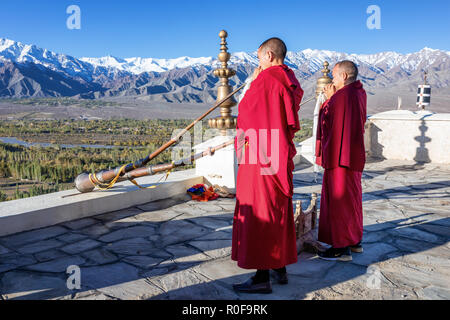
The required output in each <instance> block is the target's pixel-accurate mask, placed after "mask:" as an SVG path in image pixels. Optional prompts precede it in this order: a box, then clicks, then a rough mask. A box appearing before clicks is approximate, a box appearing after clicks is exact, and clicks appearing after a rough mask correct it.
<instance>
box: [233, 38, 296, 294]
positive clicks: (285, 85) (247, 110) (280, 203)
mask: <svg viewBox="0 0 450 320" xmlns="http://www.w3.org/2000/svg"><path fill="white" fill-rule="evenodd" d="M286 52H287V49H286V45H285V44H284V42H283V41H282V40H280V39H278V38H271V39H269V40H267V41H265V42H264V43H263V44H262V45H261V46H260V47H259V49H258V58H259V67H258V69H256V71H255V73H254V75H253V79H254V80H253V81H252V83H251V85H250V88H249V89H248V90H247V92H246V93H245V96H244V98H243V99H242V100H241V102H240V104H239V116H238V119H237V135H236V139H235V150H236V154H237V157H238V164H239V169H238V175H237V182H236V207H235V212H234V219H233V239H232V254H231V258H232V259H233V260H235V261H237V263H238V266H239V267H241V268H244V269H257V272H256V275H255V276H254V277H252V278H251V279H249V280H248V281H247V282H244V283H241V284H236V285H234V286H233V287H234V289H235V290H237V291H240V292H247V293H270V292H272V287H271V282H270V270H271V269H272V270H274V271H272V275H273V276H274V277H275V279H276V280H277V281H278V282H279V283H281V284H286V283H287V281H288V280H287V275H286V268H285V266H286V265H288V264H292V263H295V262H297V247H296V236H295V224H294V212H293V206H292V196H293V182H292V171H293V169H294V163H293V157H294V156H295V154H296V149H295V145H294V142H293V138H294V135H295V132H297V131H298V130H300V124H299V118H298V111H299V109H300V102H301V99H302V97H303V90H302V88H301V87H300V84H299V82H298V80H297V78H296V77H295V75H294V72H293V71H292V70H291V69H289V67H287V66H286V65H285V64H284V59H285V56H286Z"/></svg>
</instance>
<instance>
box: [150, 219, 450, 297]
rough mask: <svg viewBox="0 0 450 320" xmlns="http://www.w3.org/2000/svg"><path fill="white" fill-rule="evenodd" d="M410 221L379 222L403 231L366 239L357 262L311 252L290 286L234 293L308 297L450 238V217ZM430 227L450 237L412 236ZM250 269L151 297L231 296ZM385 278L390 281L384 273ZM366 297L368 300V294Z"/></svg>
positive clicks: (292, 267) (298, 266) (294, 270)
mask: <svg viewBox="0 0 450 320" xmlns="http://www.w3.org/2000/svg"><path fill="white" fill-rule="evenodd" d="M420 216H423V215H419V216H416V217H413V218H419V217H420ZM408 220H409V219H399V220H395V221H389V222H385V223H379V224H376V227H377V229H380V230H381V229H385V228H388V229H389V230H392V232H393V233H394V234H395V232H396V230H398V232H399V234H398V235H397V236H393V238H392V240H390V241H385V242H381V243H371V242H369V243H367V242H366V241H365V240H364V239H363V245H364V249H365V252H364V253H362V254H355V253H353V261H352V262H350V263H349V262H330V261H323V260H320V259H318V258H317V256H314V255H309V256H307V257H306V258H305V259H302V258H301V257H302V255H300V256H299V257H300V258H299V261H298V262H297V263H296V264H292V265H290V266H288V267H287V269H288V274H289V275H290V283H289V284H288V285H283V286H281V285H278V284H276V283H274V281H273V280H272V286H273V293H272V294H267V295H266V294H264V295H261V294H244V293H234V294H236V295H237V297H238V299H304V298H306V296H307V294H308V293H311V292H314V291H317V290H321V289H326V288H329V287H332V286H336V285H339V284H341V283H344V282H346V281H349V280H352V279H355V278H358V277H362V276H365V275H368V274H369V275H370V272H371V270H373V269H369V267H370V265H371V264H374V263H380V262H385V261H388V260H390V259H396V258H400V257H405V256H408V255H410V254H416V253H420V252H423V251H427V250H430V249H433V248H436V247H438V246H442V245H444V244H446V243H447V242H448V241H449V240H450V235H448V230H449V229H450V228H448V227H444V225H447V226H448V225H449V223H450V218H443V219H439V220H435V221H433V222H427V223H423V224H420V222H414V223H405V222H406V221H408ZM369 227H370V226H369ZM427 227H433V228H436V227H442V228H446V230H447V231H444V232H443V234H447V236H445V235H441V236H437V237H436V238H435V239H434V240H432V242H430V241H415V240H413V239H412V238H411V237H414V235H417V234H418V233H420V232H422V231H423V230H424V229H426V228H427ZM372 233H373V232H372ZM408 241H411V243H413V244H414V245H411V246H408V244H407V242H408ZM326 264H329V267H328V268H327V269H326V270H327V272H325V273H323V272H322V273H321V272H320V270H322V269H323V266H324V265H326ZM370 268H372V267H370ZM247 271H248V273H245V274H241V275H236V276H232V277H225V278H221V279H217V280H213V281H211V282H208V283H200V284H195V285H191V286H187V287H183V288H179V289H176V290H172V291H170V292H166V293H163V294H160V295H156V296H153V297H152V298H151V299H183V300H184V299H186V300H190V299H229V298H228V297H229V296H230V295H229V294H227V293H226V292H232V291H233V290H232V284H233V283H239V282H243V281H246V280H247V279H248V278H249V277H250V275H253V273H254V271H255V270H247ZM316 272H317V274H316ZM382 277H383V279H384V280H385V281H386V278H384V275H383V276H382ZM389 281H390V280H389ZM425 281H426V280H425ZM360 284H361V283H360ZM217 288H222V289H223V290H224V292H225V293H224V298H221V297H220V296H217V295H213V296H212V297H210V298H208V292H214V291H217ZM359 289H360V288H357V290H359ZM362 298H363V299H364V297H362ZM367 298H368V297H366V299H367Z"/></svg>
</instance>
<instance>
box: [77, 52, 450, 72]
mask: <svg viewBox="0 0 450 320" xmlns="http://www.w3.org/2000/svg"><path fill="white" fill-rule="evenodd" d="M449 58H450V52H446V51H442V50H435V49H430V48H424V49H422V50H421V51H419V52H416V53H410V54H400V53H396V52H382V53H376V54H346V53H340V52H335V51H328V50H312V49H306V50H303V51H300V52H288V54H287V57H286V60H285V63H286V64H287V65H288V66H290V67H291V68H292V69H298V70H299V69H301V68H302V66H304V65H305V64H306V65H307V66H308V71H309V72H310V73H316V72H317V71H320V70H321V69H322V68H323V62H324V61H326V60H327V61H329V62H332V61H339V60H352V61H354V62H356V63H357V64H358V65H361V64H365V65H367V66H369V67H370V68H371V69H372V70H374V71H376V72H377V73H384V72H386V71H389V70H391V69H393V68H395V67H397V66H398V67H400V68H401V69H403V70H404V71H407V72H413V71H415V70H417V68H419V67H420V66H421V65H422V64H423V63H425V64H428V65H432V64H434V63H435V62H436V61H438V60H440V59H442V61H443V62H445V61H446V60H447V59H449ZM80 60H82V61H85V62H88V63H91V64H92V65H95V66H102V67H106V68H117V69H119V70H122V71H127V72H130V73H133V74H140V73H142V72H165V71H169V70H172V69H182V68H187V67H192V66H198V65H204V66H211V65H216V64H218V61H217V59H216V58H213V57H201V58H190V57H180V58H176V59H154V58H127V59H121V58H116V57H111V56H107V57H102V58H81V59H80ZM230 64H234V65H239V64H249V65H252V66H257V65H258V57H257V55H256V52H252V53H246V52H236V53H233V54H232V55H231V60H230Z"/></svg>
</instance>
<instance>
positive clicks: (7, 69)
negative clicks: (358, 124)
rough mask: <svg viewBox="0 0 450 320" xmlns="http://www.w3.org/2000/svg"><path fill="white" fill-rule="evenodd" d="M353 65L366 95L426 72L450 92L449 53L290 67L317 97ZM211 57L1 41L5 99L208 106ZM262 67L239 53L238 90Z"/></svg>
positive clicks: (301, 61)
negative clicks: (323, 81) (336, 68)
mask: <svg viewBox="0 0 450 320" xmlns="http://www.w3.org/2000/svg"><path fill="white" fill-rule="evenodd" d="M344 59H349V60H352V61H354V62H355V63H356V64H357V65H358V67H359V71H360V79H361V81H362V82H364V85H365V88H366V90H367V91H368V93H369V95H372V96H374V95H382V94H384V93H389V94H390V95H393V94H395V92H396V91H399V92H410V93H411V96H412V98H414V95H415V92H416V90H417V85H418V84H421V83H423V71H424V70H427V71H428V82H429V83H430V84H431V85H432V87H433V92H435V93H436V94H444V95H446V96H447V94H448V93H449V90H448V88H449V86H450V52H449V51H443V50H437V49H430V48H424V49H422V50H420V51H419V52H415V53H410V54H400V53H396V52H381V53H376V54H347V53H340V52H334V51H327V50H312V49H306V50H303V51H300V52H288V54H287V57H286V60H285V63H286V64H287V65H288V66H289V67H290V68H291V69H293V70H294V72H295V74H296V75H297V77H298V79H299V80H300V83H301V84H302V87H303V88H304V90H305V91H306V92H307V93H312V92H313V90H314V87H315V84H316V80H317V78H319V77H320V76H322V73H321V72H320V70H321V69H322V68H323V62H324V61H325V60H327V61H328V62H329V63H330V66H332V65H333V64H334V63H336V62H337V61H340V60H344ZM219 65H220V63H219V61H218V60H217V59H216V58H214V57H199V58H191V57H180V58H176V59H155V58H141V57H134V58H125V59H123V58H118V57H113V56H106V57H101V58H88V57H82V58H75V57H72V56H70V55H66V54H60V53H55V52H52V51H49V50H47V49H43V48H39V47H37V46H35V45H27V44H23V43H20V42H17V41H13V40H9V39H4V38H0V97H1V98H25V97H61V96H64V97H79V98H90V99H94V98H103V97H118V96H120V97H128V96H129V97H139V98H140V99H144V100H145V101H157V102H158V101H160V102H174V103H180V102H188V103H192V102H195V103H202V102H203V103H210V102H213V101H214V100H215V99H216V92H217V85H218V78H217V77H215V76H214V75H213V73H212V71H213V70H214V69H215V68H218V67H219ZM257 65H258V59H257V55H256V52H252V53H247V52H236V53H233V54H232V56H231V60H230V63H229V66H230V67H231V68H233V69H235V70H236V76H235V77H233V78H231V79H230V84H231V85H233V86H236V85H239V84H241V83H243V81H245V79H246V78H247V77H248V76H249V75H250V74H251V73H252V72H253V69H254V68H255V67H256V66H257Z"/></svg>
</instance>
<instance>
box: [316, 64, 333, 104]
mask: <svg viewBox="0 0 450 320" xmlns="http://www.w3.org/2000/svg"><path fill="white" fill-rule="evenodd" d="M329 65H330V64H329V63H328V61H325V62H324V63H323V69H322V71H321V72H322V73H323V76H322V77H320V78H319V79H317V87H316V98H317V97H318V96H319V94H320V93H321V92H322V91H323V88H325V86H326V85H327V84H330V83H331V82H332V80H331V78H330V76H329V75H328V74H329V73H330V69H328V67H329Z"/></svg>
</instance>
